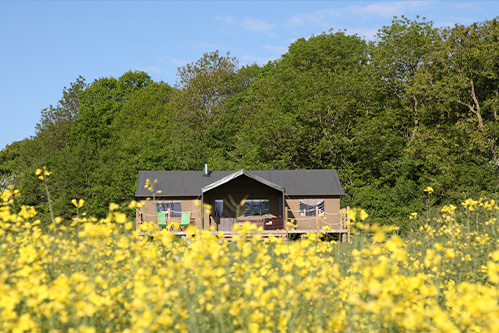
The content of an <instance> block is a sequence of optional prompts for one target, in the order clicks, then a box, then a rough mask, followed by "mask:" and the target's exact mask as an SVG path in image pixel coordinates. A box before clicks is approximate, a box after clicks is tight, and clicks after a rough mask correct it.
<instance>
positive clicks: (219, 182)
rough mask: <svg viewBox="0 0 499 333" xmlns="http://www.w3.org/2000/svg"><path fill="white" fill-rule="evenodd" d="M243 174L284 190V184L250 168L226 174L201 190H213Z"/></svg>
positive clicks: (276, 188)
mask: <svg viewBox="0 0 499 333" xmlns="http://www.w3.org/2000/svg"><path fill="white" fill-rule="evenodd" d="M241 176H246V177H248V178H250V179H253V180H255V181H257V182H259V183H261V184H264V185H265V186H268V187H271V188H273V189H274V190H276V191H279V192H284V188H283V187H282V186H279V185H277V184H274V183H272V182H271V181H269V180H267V179H265V178H262V177H259V176H257V175H255V174H254V173H251V172H249V171H248V170H245V169H241V170H239V171H236V172H233V173H231V174H230V175H228V176H225V177H223V178H222V179H219V180H217V181H216V182H213V183H211V184H208V185H206V186H204V187H203V188H202V189H201V192H203V193H206V192H208V191H210V190H212V189H214V188H216V187H219V186H220V185H223V184H227V183H229V182H230V181H231V180H233V179H236V178H238V177H241Z"/></svg>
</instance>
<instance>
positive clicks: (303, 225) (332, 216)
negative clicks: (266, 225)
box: [286, 196, 341, 230]
mask: <svg viewBox="0 0 499 333" xmlns="http://www.w3.org/2000/svg"><path fill="white" fill-rule="evenodd" d="M301 199H315V197H300V198H289V199H288V198H286V207H287V208H288V220H295V224H297V225H298V226H297V229H301V230H307V229H316V217H315V216H301V215H300V213H299V212H298V211H299V210H300V200H301ZM317 199H324V211H325V214H324V217H326V219H325V220H324V221H323V222H322V223H321V225H320V226H321V227H323V226H324V225H326V223H327V225H330V226H331V227H332V228H333V229H340V222H341V215H340V197H339V196H338V197H335V198H324V197H320V198H317ZM324 217H321V220H323V218H324Z"/></svg>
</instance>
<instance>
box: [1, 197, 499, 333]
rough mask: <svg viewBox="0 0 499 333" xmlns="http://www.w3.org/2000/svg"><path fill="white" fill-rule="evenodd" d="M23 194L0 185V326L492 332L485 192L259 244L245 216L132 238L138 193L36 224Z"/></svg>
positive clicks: (495, 213) (494, 257) (497, 294)
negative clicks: (206, 228)
mask: <svg viewBox="0 0 499 333" xmlns="http://www.w3.org/2000/svg"><path fill="white" fill-rule="evenodd" d="M427 192H430V193H429V195H431V191H430V190H428V189H427ZM19 195H20V193H19V192H18V191H15V190H14V189H10V190H7V191H5V192H3V193H2V195H1V206H0V330H1V331H14V332H24V331H52V330H54V331H61V332H62V331H64V332H65V331H75V332H105V331H109V332H114V331H128V332H142V331H180V332H183V331H190V332H203V331H206V332H306V331H310V332H324V331H328V332H336V331H338V332H369V331H382V332H385V331H386V332H398V331H403V332H405V331H408V332H410V331H425V332H426V331H438V332H460V331H472V332H498V331H499V306H498V301H499V289H498V285H499V248H498V240H497V232H498V227H499V224H498V221H497V219H498V217H499V207H498V206H497V205H496V203H495V202H494V201H493V200H485V199H480V200H476V201H475V200H471V199H470V200H467V201H465V202H463V203H462V204H461V205H459V206H458V207H456V206H452V205H450V206H445V207H443V208H441V209H439V210H438V211H436V210H434V211H432V213H430V210H423V211H422V212H420V213H419V215H418V214H416V213H414V214H412V215H411V216H410V217H408V218H407V221H406V222H405V223H406V227H405V228H404V230H406V231H405V232H404V233H401V232H400V231H398V230H397V228H394V227H389V226H381V225H378V224H377V223H375V221H370V218H369V217H368V214H367V213H368V212H367V213H366V212H364V211H362V210H352V212H351V213H352V217H353V219H352V223H353V226H352V228H353V229H354V231H355V232H354V235H353V238H352V242H351V243H337V242H334V241H322V240H320V239H319V238H318V236H317V235H315V234H309V235H307V237H306V238H304V239H302V240H299V241H292V242H283V241H282V240H279V239H270V240H265V241H264V240H261V239H260V237H259V236H258V234H256V236H255V234H254V231H255V230H254V229H253V228H254V227H253V226H251V225H249V224H244V225H243V226H242V227H239V229H238V232H239V237H238V238H236V239H235V240H234V241H233V242H231V243H227V242H223V241H221V238H220V237H217V236H213V235H212V234H210V233H208V232H203V231H200V230H194V229H191V230H189V231H190V232H191V235H189V236H188V237H186V238H184V239H180V238H176V237H175V236H174V235H173V234H172V233H169V232H167V231H162V232H156V237H155V238H154V239H153V240H152V241H151V240H148V239H143V238H140V237H139V236H138V232H137V231H135V230H134V229H135V223H134V222H131V221H127V218H126V214H125V213H126V210H127V209H134V208H135V205H136V203H134V202H132V203H131V204H130V205H129V207H124V206H120V205H116V204H111V205H110V212H109V216H108V217H107V218H106V219H103V220H100V221H97V220H96V219H92V218H90V217H86V216H85V214H84V213H83V211H84V207H85V204H84V202H83V201H76V200H74V201H73V203H74V205H75V213H74V219H73V220H72V221H63V220H62V219H60V218H57V217H55V218H54V219H53V221H48V225H49V226H50V227H49V228H46V229H47V230H46V231H42V228H41V227H40V226H43V225H45V224H44V221H39V220H37V216H36V212H35V210H34V209H33V208H32V207H25V206H23V207H18V206H17V205H16V196H19ZM45 222H46V221H45ZM145 228H149V229H152V228H154V227H153V225H152V224H147V225H146V226H145ZM43 230H45V229H43ZM250 233H251V237H250ZM399 233H400V234H399Z"/></svg>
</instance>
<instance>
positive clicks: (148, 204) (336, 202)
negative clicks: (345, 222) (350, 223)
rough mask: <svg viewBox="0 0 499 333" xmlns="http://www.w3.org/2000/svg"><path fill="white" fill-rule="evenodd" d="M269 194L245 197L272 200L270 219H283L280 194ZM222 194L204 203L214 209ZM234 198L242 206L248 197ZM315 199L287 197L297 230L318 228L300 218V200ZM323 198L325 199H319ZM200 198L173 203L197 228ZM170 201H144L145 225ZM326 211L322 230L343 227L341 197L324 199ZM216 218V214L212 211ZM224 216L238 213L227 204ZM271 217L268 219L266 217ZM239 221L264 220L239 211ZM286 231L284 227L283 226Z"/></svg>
mask: <svg viewBox="0 0 499 333" xmlns="http://www.w3.org/2000/svg"><path fill="white" fill-rule="evenodd" d="M265 190H266V191H261V192H256V194H253V195H252V197H246V199H251V198H253V199H269V205H270V207H269V208H270V217H280V215H281V214H277V212H278V211H279V207H280V202H281V200H282V199H281V198H279V197H278V195H277V194H276V193H275V191H269V190H268V188H266V189H265ZM222 193H224V192H223V191H220V194H217V193H213V194H211V193H210V194H211V196H210V198H209V199H208V200H207V199H206V198H205V203H208V204H210V205H211V206H214V203H215V200H218V199H224V200H227V198H226V197H223V196H222ZM232 197H233V199H234V201H235V202H237V203H240V201H241V200H242V199H244V198H245V195H243V194H242V193H240V194H233V196H232ZM312 198H314V197H300V198H286V208H287V209H288V220H295V224H297V229H300V230H310V229H316V217H315V216H301V215H300V214H299V212H298V211H299V207H300V200H301V199H312ZM320 199H322V197H321V198H320ZM196 200H197V199H193V198H183V199H180V200H173V201H181V202H182V211H184V212H191V225H195V226H196V227H198V228H201V226H202V224H201V208H200V207H198V206H196V204H195V201H196ZM165 201H166V202H169V201H172V200H171V199H166V200H164V199H157V200H156V202H154V201H153V200H142V201H141V202H142V203H144V206H143V207H142V208H141V210H140V211H141V213H142V216H143V221H144V222H156V207H155V203H161V202H165ZM324 210H325V214H324V217H326V219H325V220H324V217H321V221H322V222H321V223H320V227H323V226H324V225H326V224H327V225H330V226H331V227H332V228H333V229H339V228H340V221H341V217H340V214H339V212H340V197H339V196H338V197H334V198H324ZM212 214H213V215H214V212H212ZM224 216H225V217H236V214H235V212H234V211H231V210H230V209H229V208H228V205H227V204H224ZM266 217H269V216H266ZM237 218H238V221H252V220H259V219H261V217H256V216H254V217H244V208H243V207H242V208H240V214H239V216H237ZM172 221H180V218H179V217H176V218H175V217H174V218H172ZM213 221H214V222H216V223H212V225H214V227H215V230H218V229H219V228H218V226H219V223H220V218H219V217H213ZM204 225H205V228H209V226H210V220H209V216H208V214H205V223H204ZM284 228H285V226H284Z"/></svg>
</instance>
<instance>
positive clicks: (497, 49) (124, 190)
mask: <svg viewBox="0 0 499 333" xmlns="http://www.w3.org/2000/svg"><path fill="white" fill-rule="evenodd" d="M498 75H499V22H498V19H497V18H496V19H494V20H491V21H485V22H481V23H474V24H472V25H470V26H463V25H455V26H454V27H452V28H439V27H435V26H434V25H433V23H432V22H431V21H428V20H426V19H424V18H423V19H419V18H417V19H416V20H414V21H413V20H410V19H407V18H405V17H402V18H394V20H393V21H392V24H391V25H389V26H384V27H383V28H382V29H380V30H379V32H378V34H377V36H376V39H375V40H374V41H366V40H364V39H362V38H361V37H359V36H356V35H347V34H346V33H345V32H342V31H340V32H333V31H330V32H329V33H323V34H321V35H318V36H312V37H310V38H308V39H305V38H302V39H299V40H297V41H295V42H294V43H293V44H291V45H290V46H289V49H288V52H287V53H286V54H284V55H282V57H281V58H280V59H278V60H275V61H272V62H269V63H267V64H266V65H264V66H258V65H251V66H240V65H239V64H238V60H237V59H236V58H234V57H231V56H230V55H229V54H227V55H221V54H219V52H216V51H215V52H211V53H206V54H205V55H204V56H203V57H202V58H201V59H199V60H198V61H196V62H194V63H191V64H189V65H186V66H185V67H182V68H179V70H178V74H177V82H176V84H175V86H174V87H172V86H169V85H168V84H166V83H164V82H154V81H153V80H152V79H151V78H150V77H149V76H148V74H146V73H144V72H132V71H130V72H127V73H124V74H123V75H122V76H121V77H119V78H114V77H103V78H100V79H98V80H95V81H94V82H92V83H88V82H86V81H85V80H84V78H82V77H80V78H77V79H76V80H75V82H73V83H71V84H70V85H69V87H66V88H64V90H63V92H62V97H61V99H60V100H59V101H58V102H57V103H56V104H55V106H49V107H48V108H46V109H44V110H42V112H41V119H40V122H39V123H38V125H37V128H36V129H37V132H36V135H35V136H34V137H31V138H28V139H25V140H22V141H18V142H14V143H13V144H11V145H9V146H7V147H6V148H5V149H3V150H2V151H1V152H0V185H1V186H2V187H3V188H5V187H6V186H8V185H12V184H15V185H16V187H17V188H19V189H20V190H21V192H22V193H23V195H22V196H21V198H20V199H21V201H22V203H23V204H27V205H28V204H29V205H34V206H37V208H38V210H39V211H40V212H41V213H42V214H44V213H47V212H48V203H47V202H48V200H47V199H48V198H47V196H46V194H45V190H44V185H43V182H41V181H40V180H39V179H37V176H36V175H35V170H36V169H37V168H40V167H41V166H44V165H46V166H47V168H48V169H49V170H50V171H52V172H53V175H52V176H50V177H49V178H48V179H47V184H48V188H49V190H50V193H51V197H52V198H51V199H52V201H53V208H54V212H55V214H57V215H60V216H63V217H68V216H69V215H71V214H73V213H74V206H72V203H71V199H73V198H76V199H80V198H81V199H85V200H86V202H87V203H86V204H85V208H86V211H88V212H89V213H91V214H93V215H96V216H105V215H106V214H107V211H108V203H109V202H118V203H120V202H125V201H129V200H132V199H133V198H134V193H135V188H136V181H137V175H138V171H139V170H202V169H203V164H204V163H208V164H209V165H210V169H211V170H236V169H239V168H246V169H249V170H260V169H325V168H334V169H337V170H338V173H339V175H340V179H341V181H342V185H343V187H344V189H345V191H346V193H347V196H346V197H345V198H344V199H342V206H347V205H350V206H361V207H362V208H364V209H366V210H367V211H368V212H369V213H370V215H371V217H373V218H374V219H376V220H379V221H383V222H387V223H394V222H395V223H397V221H398V220H399V219H400V218H401V217H404V218H405V217H407V216H408V215H409V214H410V212H413V211H419V210H421V209H422V208H423V207H425V205H427V204H428V202H430V201H431V202H432V203H433V204H437V205H438V204H443V203H456V202H459V200H464V199H465V198H468V197H473V198H475V199H476V198H479V197H487V198H496V199H497V190H498V187H499V156H498V136H499V119H498V117H499V116H498V113H499V77H498ZM427 186H431V187H432V188H433V189H434V190H435V192H434V193H433V194H431V196H430V197H428V194H425V193H424V192H423V189H424V188H425V187H427Z"/></svg>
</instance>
